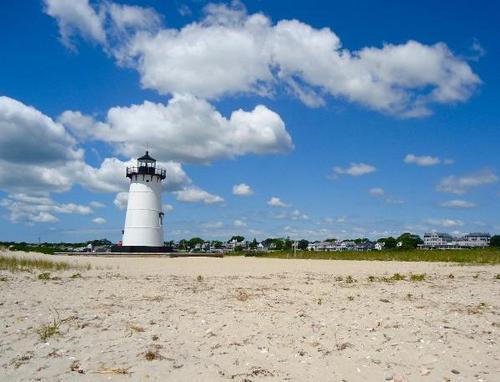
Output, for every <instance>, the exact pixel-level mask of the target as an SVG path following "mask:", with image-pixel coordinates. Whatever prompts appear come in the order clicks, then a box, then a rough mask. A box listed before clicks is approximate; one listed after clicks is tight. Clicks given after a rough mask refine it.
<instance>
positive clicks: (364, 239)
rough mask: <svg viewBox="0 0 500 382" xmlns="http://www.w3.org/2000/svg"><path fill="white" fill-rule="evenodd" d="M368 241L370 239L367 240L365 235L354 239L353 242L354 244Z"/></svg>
mask: <svg viewBox="0 0 500 382" xmlns="http://www.w3.org/2000/svg"><path fill="white" fill-rule="evenodd" d="M368 241H370V240H368V239H367V238H366V237H363V238H357V239H354V242H355V243H356V244H361V243H366V242H368Z"/></svg>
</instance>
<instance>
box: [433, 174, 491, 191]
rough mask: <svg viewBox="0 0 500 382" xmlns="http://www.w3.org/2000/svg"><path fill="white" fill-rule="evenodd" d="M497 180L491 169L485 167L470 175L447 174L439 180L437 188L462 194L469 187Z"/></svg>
mask: <svg viewBox="0 0 500 382" xmlns="http://www.w3.org/2000/svg"><path fill="white" fill-rule="evenodd" d="M497 181H498V176H497V175H496V174H495V173H494V172H493V171H491V170H488V169H486V170H482V171H479V172H476V173H473V174H470V175H464V176H455V175H450V176H447V177H445V178H443V179H442V180H441V182H439V184H438V186H437V190H438V191H441V192H450V193H453V194H464V193H466V192H467V191H469V190H470V189H471V188H475V187H479V186H483V185H487V184H492V183H496V182H497Z"/></svg>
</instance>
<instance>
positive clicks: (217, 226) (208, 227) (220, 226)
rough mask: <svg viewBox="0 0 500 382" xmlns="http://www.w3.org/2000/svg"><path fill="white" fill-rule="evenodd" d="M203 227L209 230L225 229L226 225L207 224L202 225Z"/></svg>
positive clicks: (221, 223) (218, 223)
mask: <svg viewBox="0 0 500 382" xmlns="http://www.w3.org/2000/svg"><path fill="white" fill-rule="evenodd" d="M201 226H202V227H203V228H207V229H216V228H222V227H224V223H223V222H220V221H218V222H206V223H203V224H201Z"/></svg>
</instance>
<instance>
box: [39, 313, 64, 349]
mask: <svg viewBox="0 0 500 382" xmlns="http://www.w3.org/2000/svg"><path fill="white" fill-rule="evenodd" d="M60 326H61V320H60V319H59V314H58V313H57V311H56V312H55V316H54V319H53V320H52V322H49V323H48V324H43V325H42V326H40V327H39V328H38V329H37V331H36V332H37V334H38V337H39V338H40V341H42V342H46V341H47V340H48V339H49V338H50V337H53V336H55V335H57V334H59V327H60Z"/></svg>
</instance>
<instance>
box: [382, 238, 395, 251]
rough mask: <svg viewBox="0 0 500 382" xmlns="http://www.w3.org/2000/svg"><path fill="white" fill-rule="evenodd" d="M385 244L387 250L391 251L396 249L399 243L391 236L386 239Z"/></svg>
mask: <svg viewBox="0 0 500 382" xmlns="http://www.w3.org/2000/svg"><path fill="white" fill-rule="evenodd" d="M384 243H385V248H386V249H391V248H396V244H397V243H398V242H397V241H396V239H394V238H393V237H392V236H389V237H386V238H385V239H384Z"/></svg>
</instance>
